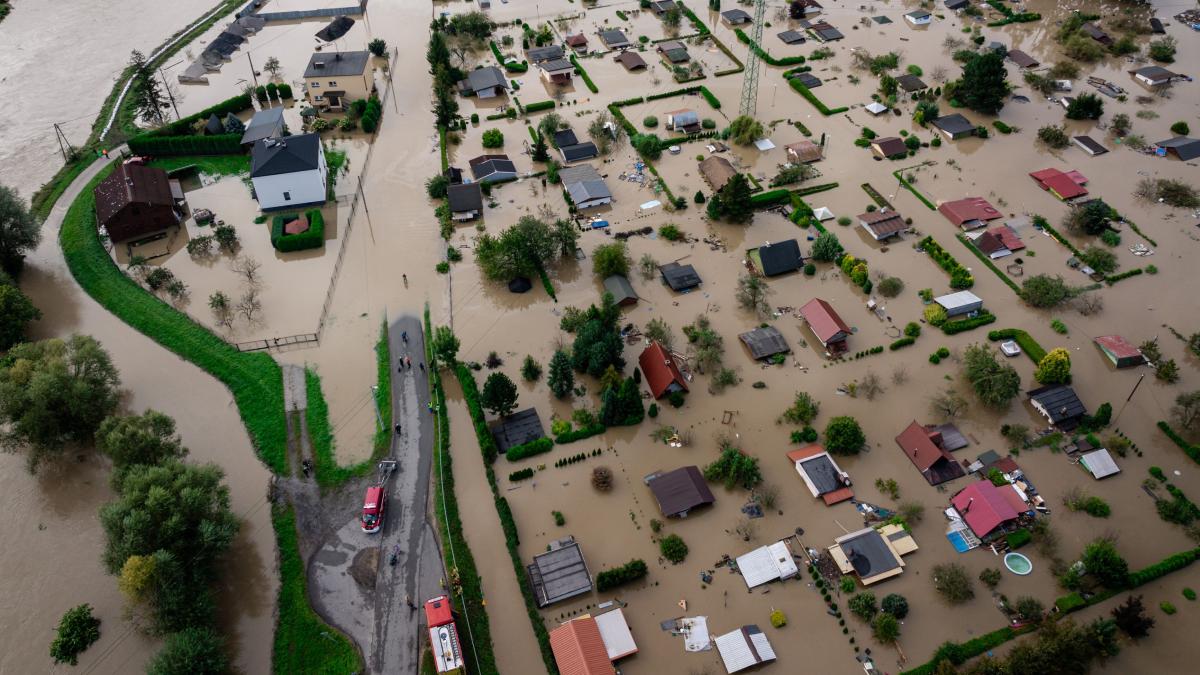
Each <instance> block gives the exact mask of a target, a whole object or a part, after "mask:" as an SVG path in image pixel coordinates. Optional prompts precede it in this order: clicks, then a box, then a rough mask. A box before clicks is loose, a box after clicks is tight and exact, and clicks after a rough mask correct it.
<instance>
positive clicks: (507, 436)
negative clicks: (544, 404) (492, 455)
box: [489, 408, 546, 454]
mask: <svg viewBox="0 0 1200 675" xmlns="http://www.w3.org/2000/svg"><path fill="white" fill-rule="evenodd" d="M489 426H490V427H491V431H492V438H494V439H495V440H496V449H497V450H499V451H500V453H501V454H504V453H506V452H508V450H509V448H515V447H517V446H519V445H525V444H526V443H532V442H533V441H536V440H538V439H539V438H542V437H544V436H545V435H546V432H545V431H543V430H542V418H541V417H539V416H538V412H537V409H536V408H526V409H525V410H521V411H518V412H515V413H513V414H511V415H509V416H508V417H501V418H500V419H498V420H496V421H494V422H492V423H491V424H490V425H489Z"/></svg>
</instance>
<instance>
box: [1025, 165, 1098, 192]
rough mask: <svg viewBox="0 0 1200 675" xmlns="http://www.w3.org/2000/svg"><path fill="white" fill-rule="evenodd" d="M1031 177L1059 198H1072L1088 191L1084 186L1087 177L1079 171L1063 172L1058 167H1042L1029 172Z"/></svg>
mask: <svg viewBox="0 0 1200 675" xmlns="http://www.w3.org/2000/svg"><path fill="white" fill-rule="evenodd" d="M1029 177H1030V178H1032V179H1034V180H1035V181H1037V184H1038V185H1040V186H1041V188H1042V189H1043V190H1051V191H1052V192H1054V194H1055V195H1057V196H1058V198H1059V199H1072V198H1074V197H1082V196H1083V195H1086V194H1087V193H1088V191H1087V189H1086V188H1084V187H1083V186H1084V185H1085V184H1087V177H1086V176H1084V175H1083V174H1081V173H1079V172H1078V171H1069V172H1063V171H1059V170H1058V169H1042V170H1041V171H1034V172H1033V173H1031V174H1029Z"/></svg>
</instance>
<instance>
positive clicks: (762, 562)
mask: <svg viewBox="0 0 1200 675" xmlns="http://www.w3.org/2000/svg"><path fill="white" fill-rule="evenodd" d="M737 568H738V571H739V572H741V573H742V579H743V580H744V581H745V582H746V587H747V588H755V587H757V586H761V585H763V584H766V583H770V582H772V581H775V580H776V579H779V580H783V579H791V578H792V577H794V576H796V574H797V572H799V569H798V568H797V566H796V560H795V557H794V556H793V555H792V549H791V548H789V547H788V545H787V542H786V541H777V542H775V543H774V544H770V545H768V546H759V547H758V548H756V549H754V550H753V551H750V552H749V553H745V554H743V555H740V556H738V557H737Z"/></svg>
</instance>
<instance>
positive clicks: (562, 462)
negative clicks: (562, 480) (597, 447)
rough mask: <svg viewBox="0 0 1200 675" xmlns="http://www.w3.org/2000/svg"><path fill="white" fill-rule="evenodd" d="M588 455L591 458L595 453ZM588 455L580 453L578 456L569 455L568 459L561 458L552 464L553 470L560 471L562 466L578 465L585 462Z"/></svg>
mask: <svg viewBox="0 0 1200 675" xmlns="http://www.w3.org/2000/svg"><path fill="white" fill-rule="evenodd" d="M590 454H591V455H592V456H595V452H592V453H590ZM588 455H589V453H586V452H581V453H579V454H578V455H571V456H570V457H563V458H561V459H559V460H558V461H556V462H554V468H556V469H561V468H563V467H564V466H571V465H572V464H578V463H580V462H582V461H585V460H587V458H588Z"/></svg>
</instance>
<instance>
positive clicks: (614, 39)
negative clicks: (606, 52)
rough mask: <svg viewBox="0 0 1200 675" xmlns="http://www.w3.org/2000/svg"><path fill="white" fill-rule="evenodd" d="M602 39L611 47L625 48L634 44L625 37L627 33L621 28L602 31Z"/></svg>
mask: <svg viewBox="0 0 1200 675" xmlns="http://www.w3.org/2000/svg"><path fill="white" fill-rule="evenodd" d="M600 41H601V42H603V43H604V45H605V46H606V47H608V48H609V49H624V48H626V47H630V46H632V45H633V43H632V42H630V41H629V38H627V37H625V33H623V32H621V31H619V30H602V31H600Z"/></svg>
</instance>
